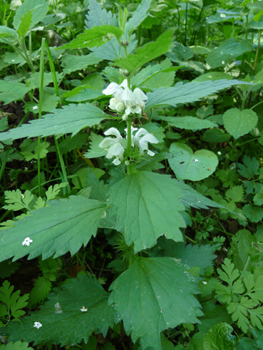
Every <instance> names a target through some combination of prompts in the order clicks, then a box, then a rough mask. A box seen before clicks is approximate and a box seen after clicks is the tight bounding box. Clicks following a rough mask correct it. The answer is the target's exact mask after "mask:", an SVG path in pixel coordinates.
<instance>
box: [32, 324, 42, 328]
mask: <svg viewBox="0 0 263 350" xmlns="http://www.w3.org/2000/svg"><path fill="white" fill-rule="evenodd" d="M34 327H35V328H37V329H39V328H41V327H42V323H40V322H34Z"/></svg>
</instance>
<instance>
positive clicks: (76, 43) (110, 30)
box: [56, 25, 123, 50]
mask: <svg viewBox="0 0 263 350" xmlns="http://www.w3.org/2000/svg"><path fill="white" fill-rule="evenodd" d="M122 34H123V33H122V30H121V29H120V28H117V27H114V26H112V25H102V26H100V27H93V28H90V29H86V30H85V32H84V33H81V34H79V35H78V36H77V37H76V38H75V39H73V40H72V41H71V42H70V43H68V44H65V45H63V46H60V47H57V48H56V49H57V50H65V49H70V50H74V49H81V48H85V47H86V48H87V47H88V48H92V47H94V46H97V47H98V46H101V45H103V44H105V42H107V41H109V40H111V39H112V38H113V36H115V37H116V38H120V36H121V35H122Z"/></svg>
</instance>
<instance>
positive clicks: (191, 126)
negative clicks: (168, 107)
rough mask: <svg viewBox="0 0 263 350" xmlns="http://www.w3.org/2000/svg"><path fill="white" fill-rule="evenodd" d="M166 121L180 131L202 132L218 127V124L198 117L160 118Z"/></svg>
mask: <svg viewBox="0 0 263 350" xmlns="http://www.w3.org/2000/svg"><path fill="white" fill-rule="evenodd" d="M158 118H160V119H161V120H164V121H165V122H167V123H168V124H169V125H172V126H174V127H175V128H178V129H186V130H202V129H208V128H213V127H217V124H215V123H212V122H210V121H209V120H205V119H199V118H196V117H158Z"/></svg>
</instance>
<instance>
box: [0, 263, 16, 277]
mask: <svg viewBox="0 0 263 350" xmlns="http://www.w3.org/2000/svg"><path fill="white" fill-rule="evenodd" d="M19 266H20V263H18V262H17V261H15V262H13V263H12V262H11V261H10V260H6V261H2V262H1V263H0V278H2V279H5V278H7V277H10V276H11V275H13V274H14V273H15V272H16V271H17V270H18V269H19Z"/></svg>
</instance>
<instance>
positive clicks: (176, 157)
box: [168, 142, 218, 181]
mask: <svg viewBox="0 0 263 350" xmlns="http://www.w3.org/2000/svg"><path fill="white" fill-rule="evenodd" d="M170 153H171V154H172V156H173V157H172V158H169V160H168V161H169V164H170V167H171V168H172V170H173V172H174V173H175V175H176V177H177V178H178V179H179V180H191V181H199V180H202V179H205V178H206V177H208V176H210V175H211V174H212V173H213V172H214V171H215V170H216V167H217V164H218V159H217V156H216V155H215V154H214V153H213V152H211V151H208V150H205V149H202V150H200V151H196V152H195V153H193V151H192V150H191V148H190V147H188V146H187V145H185V144H183V143H179V142H174V143H173V144H172V145H171V147H170Z"/></svg>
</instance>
